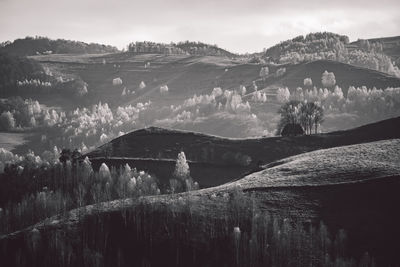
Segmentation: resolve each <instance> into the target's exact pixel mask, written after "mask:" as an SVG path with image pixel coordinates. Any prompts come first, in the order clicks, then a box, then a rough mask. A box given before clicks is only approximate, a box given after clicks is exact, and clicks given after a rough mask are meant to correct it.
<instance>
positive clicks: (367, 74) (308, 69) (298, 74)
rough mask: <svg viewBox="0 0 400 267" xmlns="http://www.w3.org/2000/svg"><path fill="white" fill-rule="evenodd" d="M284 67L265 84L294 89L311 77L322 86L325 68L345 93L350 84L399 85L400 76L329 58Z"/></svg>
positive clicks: (301, 85) (372, 85)
mask: <svg viewBox="0 0 400 267" xmlns="http://www.w3.org/2000/svg"><path fill="white" fill-rule="evenodd" d="M285 67H286V74H284V75H283V76H282V77H280V78H272V79H269V80H267V81H266V84H265V86H269V87H278V86H279V85H280V86H287V87H289V88H290V89H292V90H294V89H295V88H297V87H304V84H303V81H304V79H305V78H311V79H312V81H313V85H314V86H316V87H317V88H322V87H323V86H322V83H321V75H322V73H323V72H324V71H325V70H327V71H328V72H333V73H334V74H335V78H336V84H337V85H338V86H339V87H341V88H342V90H343V93H344V94H345V95H346V94H347V90H348V88H349V87H350V86H355V87H361V86H366V87H367V88H373V87H376V88H378V89H379V88H380V89H385V88H387V87H399V86H400V78H396V77H393V76H391V75H388V74H385V73H382V72H379V71H375V70H371V69H367V68H361V67H356V66H352V65H349V64H345V63H341V62H337V61H331V60H316V61H312V62H305V63H299V64H294V65H286V66H285Z"/></svg>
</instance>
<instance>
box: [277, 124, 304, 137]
mask: <svg viewBox="0 0 400 267" xmlns="http://www.w3.org/2000/svg"><path fill="white" fill-rule="evenodd" d="M303 134H304V130H303V127H301V125H300V124H298V123H290V124H286V125H285V127H283V129H282V132H281V135H282V136H297V135H303Z"/></svg>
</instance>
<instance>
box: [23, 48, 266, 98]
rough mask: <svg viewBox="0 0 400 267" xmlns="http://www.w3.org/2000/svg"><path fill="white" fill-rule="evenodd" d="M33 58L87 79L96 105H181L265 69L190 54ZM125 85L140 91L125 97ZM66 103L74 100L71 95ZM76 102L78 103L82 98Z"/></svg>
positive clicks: (55, 72) (242, 81)
mask: <svg viewBox="0 0 400 267" xmlns="http://www.w3.org/2000/svg"><path fill="white" fill-rule="evenodd" d="M30 58H32V59H35V60H36V61H38V62H40V63H41V65H43V66H45V67H46V68H48V69H49V70H50V71H51V72H52V73H53V75H54V76H55V77H58V76H61V77H63V78H64V80H65V79H81V80H83V81H85V82H86V83H87V84H88V91H89V93H88V96H87V97H86V99H88V101H90V103H93V104H94V103H98V102H99V101H102V102H107V103H109V104H111V105H113V106H114V105H122V104H126V103H137V102H145V101H148V100H151V101H152V102H154V103H156V104H162V105H164V104H168V105H170V104H177V103H181V102H182V100H183V99H185V98H188V97H191V96H193V94H195V93H196V94H198V95H199V94H202V93H209V92H210V91H211V90H212V88H214V87H216V86H220V87H223V88H224V89H230V88H236V87H238V86H239V85H240V84H251V82H252V81H253V80H255V79H256V78H257V77H258V72H259V66H257V65H253V64H243V63H240V62H238V61H235V60H231V59H228V58H225V57H217V56H191V55H186V54H182V55H162V54H154V53H153V54H138V53H131V52H127V53H116V54H107V55H74V56H70V55H41V56H33V57H30ZM146 64H148V66H146ZM225 69H227V70H228V71H225ZM115 78H121V80H122V84H121V85H117V86H113V83H112V82H113V79H115ZM142 81H143V82H144V83H145V85H146V87H145V88H142V89H141V88H140V87H139V85H140V83H141V82H142ZM162 85H167V86H168V88H169V92H168V96H161V95H160V86H162ZM123 88H126V91H129V92H134V93H131V94H130V95H127V96H125V97H122V96H121V93H122V91H123ZM64 101H65V102H71V100H70V99H65V100H64ZM73 101H74V102H76V99H75V100H73ZM78 101H79V100H78Z"/></svg>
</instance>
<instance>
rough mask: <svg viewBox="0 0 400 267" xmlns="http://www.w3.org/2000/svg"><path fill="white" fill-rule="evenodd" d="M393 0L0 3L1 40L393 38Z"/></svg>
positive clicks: (398, 24) (229, 43) (237, 43)
mask: <svg viewBox="0 0 400 267" xmlns="http://www.w3.org/2000/svg"><path fill="white" fill-rule="evenodd" d="M399 9H400V2H399V1H398V0H381V1H361V0H355V1H344V0H337V1H324V2H321V1H317V0H311V1H297V0H284V1H265V0H249V1H242V0H230V1H228V0H218V1H217V0H202V1H197V0H169V1H166V0H153V1H138V0H135V1H131V0H118V1H108V0H107V1H105V0H97V1H95V0H87V1H78V0H70V1H50V0H38V1H31V0H18V1H10V0H0V25H1V26H0V27H1V30H0V40H3V41H4V40H10V39H11V40H12V39H15V38H21V37H24V36H26V35H31V36H34V35H45V36H49V37H52V38H68V39H78V40H82V41H87V42H102V43H107V44H113V45H117V46H119V47H120V48H122V47H124V46H126V45H127V44H128V43H129V42H131V41H137V40H151V41H158V42H170V41H180V40H186V39H189V40H195V41H204V42H208V43H212V44H214V43H216V44H218V45H219V46H221V47H223V48H227V49H229V50H232V51H234V52H255V51H261V50H262V49H263V48H264V47H269V46H271V45H273V44H275V43H277V42H279V41H282V40H285V39H288V38H292V37H295V36H297V35H299V34H306V33H309V32H314V31H333V32H338V33H341V34H347V35H349V36H350V38H351V39H357V38H369V37H380V36H389V35H398V34H399V32H398V29H399V28H400V19H399V18H398V14H397V13H398V12H397V10H399Z"/></svg>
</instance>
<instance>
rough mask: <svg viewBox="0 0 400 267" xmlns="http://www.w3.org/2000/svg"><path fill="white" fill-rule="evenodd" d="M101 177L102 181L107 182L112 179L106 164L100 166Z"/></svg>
mask: <svg viewBox="0 0 400 267" xmlns="http://www.w3.org/2000/svg"><path fill="white" fill-rule="evenodd" d="M99 176H100V179H102V180H103V181H107V180H110V179H111V172H110V169H109V168H108V166H107V165H106V164H105V163H104V162H103V163H102V164H101V166H100V169H99Z"/></svg>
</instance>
